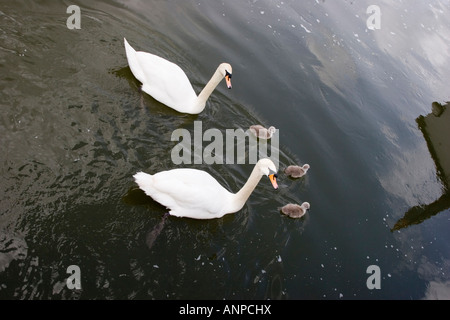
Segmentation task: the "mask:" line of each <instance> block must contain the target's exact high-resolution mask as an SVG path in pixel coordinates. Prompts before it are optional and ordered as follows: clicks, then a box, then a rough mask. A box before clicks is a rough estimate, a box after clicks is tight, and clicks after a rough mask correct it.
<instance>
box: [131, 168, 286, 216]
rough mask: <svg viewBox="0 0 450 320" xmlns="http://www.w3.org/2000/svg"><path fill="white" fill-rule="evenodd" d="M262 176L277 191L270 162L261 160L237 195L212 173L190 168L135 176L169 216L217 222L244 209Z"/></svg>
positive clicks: (143, 188)
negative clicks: (218, 219) (267, 178)
mask: <svg viewBox="0 0 450 320" xmlns="http://www.w3.org/2000/svg"><path fill="white" fill-rule="evenodd" d="M263 175H266V176H268V177H269V179H270V181H271V182H272V185H273V187H274V188H275V189H277V188H278V185H277V181H276V178H277V175H276V167H275V164H274V163H273V162H272V160H270V159H261V160H259V161H258V162H257V163H256V165H255V167H254V168H253V171H252V173H251V174H250V177H249V178H248V180H247V182H246V183H245V185H244V186H243V187H242V189H241V190H239V192H237V193H231V192H229V191H228V190H226V189H225V188H224V187H222V186H221V185H220V184H219V182H217V180H216V179H214V178H213V177H212V176H211V175H210V174H209V173H207V172H205V171H202V170H197V169H189V168H180V169H173V170H168V171H162V172H158V173H156V174H154V175H150V174H147V173H144V172H138V173H136V174H135V175H134V176H133V177H134V179H135V181H136V183H137V184H138V186H139V188H140V189H142V190H143V191H144V192H145V193H146V194H147V195H148V196H150V197H152V198H153V199H154V200H155V201H157V202H159V203H160V204H162V205H164V206H166V208H168V209H170V211H169V214H170V215H173V216H177V217H188V218H193V219H214V218H221V217H222V216H224V215H226V214H229V213H235V212H237V211H239V210H240V209H242V207H243V206H244V204H245V202H246V201H247V199H248V198H249V197H250V195H251V193H252V192H253V190H254V189H255V187H256V185H257V184H258V182H259V180H260V179H261V177H262V176H263Z"/></svg>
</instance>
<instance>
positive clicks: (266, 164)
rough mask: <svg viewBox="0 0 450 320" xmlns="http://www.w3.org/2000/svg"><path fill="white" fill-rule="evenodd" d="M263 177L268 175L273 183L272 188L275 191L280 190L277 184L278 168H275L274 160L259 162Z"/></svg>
mask: <svg viewBox="0 0 450 320" xmlns="http://www.w3.org/2000/svg"><path fill="white" fill-rule="evenodd" d="M257 166H258V168H259V170H260V172H261V175H266V176H268V177H269V179H270V182H271V183H272V186H273V187H274V188H275V189H278V184H277V178H278V176H277V167H276V166H275V164H274V163H273V161H272V160H270V159H261V160H259V161H258V164H257Z"/></svg>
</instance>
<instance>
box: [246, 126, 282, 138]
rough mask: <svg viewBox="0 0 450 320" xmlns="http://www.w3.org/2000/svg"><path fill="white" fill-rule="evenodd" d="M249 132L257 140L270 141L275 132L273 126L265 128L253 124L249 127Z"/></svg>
mask: <svg viewBox="0 0 450 320" xmlns="http://www.w3.org/2000/svg"><path fill="white" fill-rule="evenodd" d="M250 131H251V132H252V133H253V134H254V135H255V136H256V137H258V138H261V139H270V138H272V136H273V134H274V133H275V132H276V131H277V129H276V128H275V127H274V126H270V127H269V128H267V129H266V128H265V127H264V126H262V125H260V124H254V125H252V126H250Z"/></svg>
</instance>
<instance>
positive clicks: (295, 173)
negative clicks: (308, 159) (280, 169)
mask: <svg viewBox="0 0 450 320" xmlns="http://www.w3.org/2000/svg"><path fill="white" fill-rule="evenodd" d="M309 168H310V166H309V164H307V163H305V164H304V165H303V166H289V167H287V168H286V169H284V173H286V174H287V175H288V176H290V177H291V178H301V177H303V176H304V175H305V174H306V173H307V172H308V170H309Z"/></svg>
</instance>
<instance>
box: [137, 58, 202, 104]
mask: <svg viewBox="0 0 450 320" xmlns="http://www.w3.org/2000/svg"><path fill="white" fill-rule="evenodd" d="M136 57H137V61H138V63H139V65H140V66H141V70H142V72H143V74H144V78H145V80H144V81H142V83H143V86H142V90H143V91H144V92H146V93H148V94H149V95H151V96H152V97H153V98H155V99H156V100H158V101H159V102H161V103H163V104H165V105H168V106H170V107H172V108H174V109H176V107H179V106H180V105H181V106H182V105H186V104H192V103H193V102H194V100H195V99H196V98H197V95H196V94H195V91H194V88H193V87H192V84H191V82H190V81H189V78H188V77H187V76H186V74H185V73H184V71H183V70H182V69H181V68H180V67H179V66H178V65H176V64H174V63H172V62H170V61H168V60H165V59H163V58H161V57H158V56H156V55H153V54H151V53H148V52H141V51H138V52H137V53H136Z"/></svg>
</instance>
